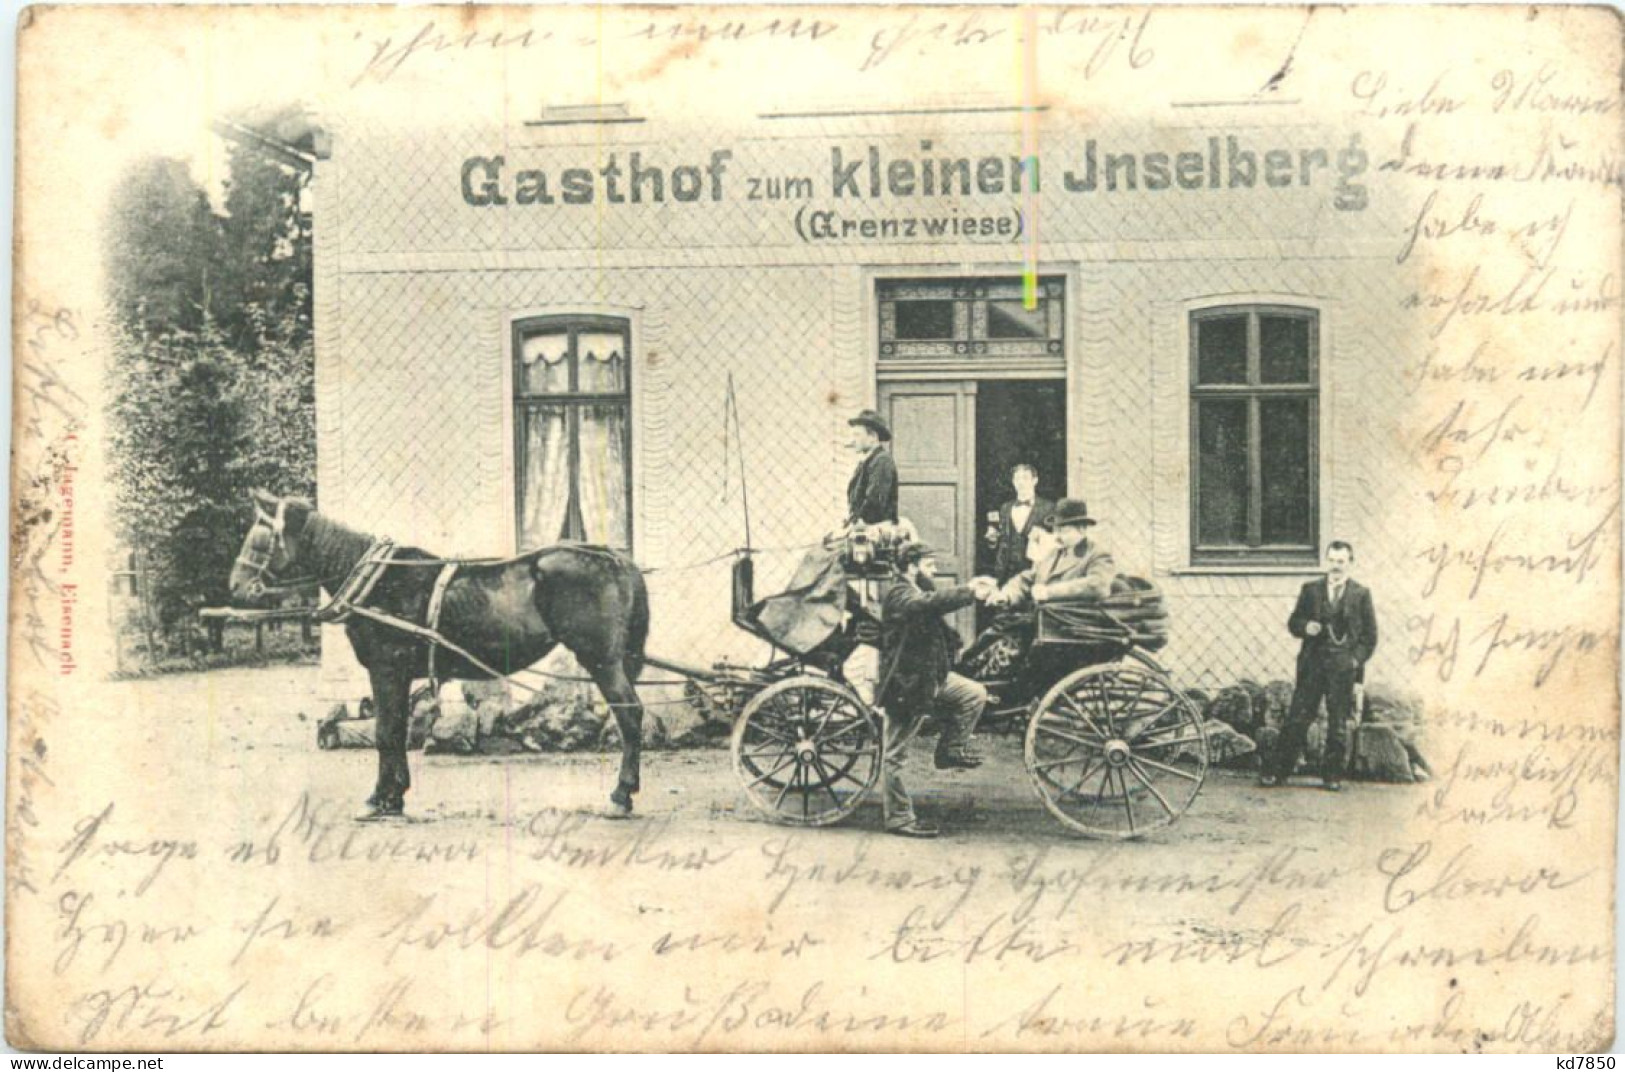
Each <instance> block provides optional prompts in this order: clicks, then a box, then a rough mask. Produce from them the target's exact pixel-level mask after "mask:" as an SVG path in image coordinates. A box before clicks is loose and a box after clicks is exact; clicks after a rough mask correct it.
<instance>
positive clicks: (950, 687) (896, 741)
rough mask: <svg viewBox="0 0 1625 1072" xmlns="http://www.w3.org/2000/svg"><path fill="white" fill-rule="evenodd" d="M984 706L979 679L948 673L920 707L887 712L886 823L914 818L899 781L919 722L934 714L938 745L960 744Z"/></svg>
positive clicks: (893, 824)
mask: <svg viewBox="0 0 1625 1072" xmlns="http://www.w3.org/2000/svg"><path fill="white" fill-rule="evenodd" d="M986 706H987V689H986V688H985V687H983V686H982V684H981V683H980V682H976V681H972V680H971V679H970V678H968V677H962V676H960V675H959V674H953V673H950V674H949V675H948V677H947V679H946V680H945V681H943V683H942V687H941V688H939V689H937V694H936V696H935V697H934V698H933V699H932V701H931V705H930V706H929V707H927V708H925V709H924V710H920V711H898V712H895V713H892V712H887V715H888V717H887V719H886V772H885V775H886V826H887V827H897V826H907V825H908V824H909V823H912V822H913V821H914V800H913V798H912V797H910V796H909V795H908V788H907V787H906V786H905V785H904V784H903V760H904V759H906V758H907V757H908V743H909V741H911V740H913V739H914V736H915V734H917V733H918V732H919V729H920V724H921V723H922V722H924V721H925V719H926V718H927V717H928V716H931V715H935V716H936V717H937V718H938V719H939V720H941V722H942V738H941V741H940V743H939V744H938V745H937V747H938V748H939V749H941V748H945V747H946V748H952V747H963V746H964V745H965V743H966V742H967V741H969V740H970V735H971V734H972V733H973V732H975V730H976V722H977V720H978V719H979V718H981V717H982V708H984V707H986Z"/></svg>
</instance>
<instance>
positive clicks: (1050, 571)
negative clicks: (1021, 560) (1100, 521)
mask: <svg viewBox="0 0 1625 1072" xmlns="http://www.w3.org/2000/svg"><path fill="white" fill-rule="evenodd" d="M1094 524H1095V519H1094V518H1092V517H1090V516H1089V507H1088V505H1087V504H1085V503H1084V501H1083V500H1082V499H1062V500H1061V501H1060V502H1058V503H1056V504H1055V512H1054V513H1053V514H1051V515H1050V518H1049V523H1048V525H1047V527H1048V528H1049V529H1050V530H1051V531H1053V532H1054V533H1055V547H1054V549H1053V550H1051V551H1050V552H1049V553H1048V554H1046V555H1043V556H1041V557H1040V558H1038V559H1037V560H1036V561H1035V562H1034V563H1033V565H1032V568H1031V569H1028V570H1025V571H1023V572H1021V573H1018V574H1016V575H1015V576H1014V577H1012V578H1010V580H1009V581H1008V582H1007V583H1006V584H1005V586H1004V587H1003V588H1002V589H1000V590H999V595H998V603H1001V604H1005V605H1010V606H1015V605H1020V604H1023V603H1027V602H1032V603H1046V602H1049V601H1051V600H1080V601H1091V600H1098V599H1104V598H1105V597H1106V596H1109V595H1111V594H1112V581H1114V580H1116V578H1117V563H1116V562H1114V561H1112V556H1111V555H1109V554H1107V553H1106V552H1105V551H1103V550H1101V549H1100V547H1099V546H1098V545H1097V544H1096V543H1095V542H1094V541H1093V540H1091V539H1090V538H1089V530H1090V528H1092V527H1093V526H1094Z"/></svg>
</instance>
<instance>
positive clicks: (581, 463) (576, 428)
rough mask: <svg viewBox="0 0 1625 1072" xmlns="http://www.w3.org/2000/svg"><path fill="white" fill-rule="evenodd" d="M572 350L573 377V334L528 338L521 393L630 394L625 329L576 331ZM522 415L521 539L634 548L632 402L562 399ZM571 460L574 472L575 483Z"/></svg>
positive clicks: (527, 544)
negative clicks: (629, 452) (629, 474)
mask: <svg viewBox="0 0 1625 1072" xmlns="http://www.w3.org/2000/svg"><path fill="white" fill-rule="evenodd" d="M574 350H575V354H574V362H573V365H574V369H573V376H572V361H571V346H570V334H569V332H567V331H555V332H539V333H536V334H533V335H530V336H528V337H526V338H525V340H524V342H523V344H522V349H521V353H520V358H521V365H522V368H523V384H522V386H521V390H522V391H523V393H525V394H527V395H532V396H534V395H559V396H565V397H568V396H569V395H571V394H577V395H580V394H592V395H603V394H622V393H624V392H625V391H626V367H627V359H626V337H625V336H624V335H623V334H621V333H619V332H591V331H581V332H578V333H577V334H576V338H575V348H574ZM572 379H573V380H574V382H573V383H572ZM523 413H524V420H525V421H526V427H525V432H524V434H525V465H524V470H525V471H524V474H523V479H524V481H525V487H524V493H523V495H522V496H521V502H522V507H521V509H522V513H523V516H522V517H521V519H520V539H521V543H522V544H523V545H524V546H525V547H537V546H542V545H544V544H549V543H554V542H556V541H558V540H559V539H563V538H572V537H576V538H581V539H585V540H587V541H589V542H592V543H604V544H610V545H612V546H618V547H629V546H630V545H631V524H630V520H631V519H630V516H629V512H628V505H629V504H628V494H627V492H628V488H627V479H626V468H627V456H626V439H627V407H626V404H625V403H593V402H586V401H583V402H580V403H575V404H563V399H562V398H561V400H560V404H542V405H532V406H530V407H528V408H526V409H525V410H524V411H523ZM572 439H573V440H574V441H573V442H572ZM572 457H573V458H574V459H575V467H574V468H575V475H576V480H575V486H574V487H573V488H572V486H571V479H570V478H571V469H572V466H571V459H572Z"/></svg>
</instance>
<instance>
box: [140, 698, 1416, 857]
mask: <svg viewBox="0 0 1625 1072" xmlns="http://www.w3.org/2000/svg"><path fill="white" fill-rule="evenodd" d="M316 684H317V671H316V668H314V667H271V668H266V669H238V670H225V671H214V672H212V673H207V674H193V675H170V676H166V677H163V678H155V679H152V680H148V681H142V682H134V683H132V684H131V686H130V687H131V688H134V689H137V690H141V691H143V692H145V693H148V694H150V697H151V699H150V700H149V701H148V702H149V703H151V704H155V705H162V706H165V707H168V708H169V709H170V710H171V711H172V712H173V716H172V717H170V718H166V719H165V720H164V721H162V722H161V723H157V724H154V725H153V726H152V727H151V733H150V736H149V740H150V741H151V744H152V745H153V746H154V747H155V748H157V749H159V750H160V751H162V752H163V753H165V754H167V755H170V756H172V757H174V761H175V762H176V763H177V764H179V765H180V769H178V770H177V773H178V774H180V773H183V772H184V764H185V757H188V756H192V757H200V753H199V752H198V750H197V743H198V742H199V741H200V740H204V739H205V738H207V739H209V740H213V741H217V742H219V743H220V744H223V745H224V746H225V747H224V748H223V749H222V751H223V752H224V755H222V756H220V757H218V759H219V762H220V763H221V764H222V765H223V768H224V769H226V770H231V769H236V768H238V767H239V766H240V765H245V764H246V765H250V766H251V767H252V768H253V769H254V770H255V771H256V772H257V773H256V776H257V777H262V778H269V779H270V780H272V781H274V782H276V783H278V784H288V785H290V786H292V785H303V786H305V787H307V788H308V789H309V791H310V793H311V795H312V796H314V797H323V798H329V797H330V798H334V799H336V800H341V801H354V802H355V804H356V805H357V807H358V810H359V805H360V803H361V801H362V800H363V799H364V798H365V797H366V795H367V794H368V793H369V792H370V791H371V789H372V784H373V777H374V774H375V771H376V763H377V760H376V757H375V754H374V753H373V752H371V751H367V750H354V749H347V750H339V751H332V752H322V751H318V750H317V748H316V721H317V719H318V718H319V717H320V716H321V715H322V714H323V713H324V712H325V708H326V705H324V704H322V703H321V702H320V701H319V700H318V698H317V696H316ZM189 697H190V698H192V702H188V701H187V698H189ZM209 697H215V698H223V699H224V702H223V703H219V701H218V700H216V701H215V703H216V704H218V706H214V705H211V702H210V700H209ZM205 723H207V726H206V725H205ZM217 747H218V745H217ZM982 750H983V751H984V752H986V753H987V756H988V760H989V761H988V763H987V764H986V765H985V766H983V767H982V768H981V769H979V770H976V771H956V772H952V773H948V772H940V771H936V770H934V769H933V768H932V766H931V761H930V746H929V742H927V743H924V744H916V746H915V752H914V754H913V755H912V756H911V758H910V761H909V766H908V769H907V774H908V776H909V777H908V781H909V785H910V788H911V790H912V791H913V792H914V794H915V797H916V803H917V805H918V808H919V810H920V812H921V814H922V815H925V816H928V817H935V818H936V819H937V820H938V822H939V825H941V826H943V827H944V829H945V833H946V835H947V836H949V837H951V838H952V839H953V840H954V843H955V844H956V845H963V846H964V847H965V848H966V849H967V850H968V851H970V852H972V853H975V852H976V851H977V847H978V846H979V845H983V846H986V847H988V848H991V849H993V850H996V851H998V852H1000V853H1002V852H1004V851H1006V850H1007V849H1008V847H1009V844H1010V839H1011V838H1012V837H1018V838H1031V839H1034V840H1035V841H1038V842H1043V843H1050V842H1056V843H1059V844H1062V845H1065V844H1069V843H1072V842H1076V841H1077V840H1078V839H1077V838H1076V837H1075V836H1073V835H1071V834H1069V833H1067V832H1066V831H1065V830H1064V829H1063V828H1062V827H1060V826H1059V824H1057V823H1056V822H1055V821H1054V820H1053V819H1052V818H1051V816H1050V815H1049V813H1048V812H1047V811H1045V810H1044V807H1043V805H1042V804H1041V803H1040V802H1039V800H1038V798H1037V796H1036V795H1035V794H1034V791H1033V790H1032V788H1031V786H1030V785H1029V784H1028V780H1027V777H1026V774H1025V772H1024V770H1023V769H1022V764H1021V742H1020V740H1019V738H1017V737H1014V736H1008V737H1006V736H1001V737H994V738H990V739H985V740H984V744H983V748H982ZM618 761H619V753H608V752H606V753H601V754H598V753H586V754H583V753H574V754H568V755H563V754H561V755H530V754H518V755H508V756H476V757H462V756H448V755H424V754H423V753H421V752H414V753H412V754H411V766H412V778H413V782H414V786H413V789H412V791H411V793H410V794H409V796H408V806H409V809H410V810H411V812H412V813H413V814H414V815H415V816H416V817H419V818H423V819H432V820H435V823H434V825H433V826H431V827H426V828H425V829H433V830H435V832H436V835H437V836H438V835H439V834H440V833H443V832H444V831H445V830H446V829H449V828H456V829H459V830H462V829H464V828H467V829H468V830H470V831H478V830H479V829H481V828H482V824H485V823H488V822H489V821H492V820H495V818H496V810H497V807H498V803H499V802H500V804H501V806H502V807H506V808H508V809H509V810H510V811H511V812H513V813H515V814H525V813H528V812H531V811H535V810H536V809H539V808H555V809H568V810H583V811H587V812H592V811H595V810H604V809H605V805H606V804H607V799H608V793H609V790H610V788H612V787H613V784H614V777H615V771H616V765H617V763H618ZM499 781H500V785H499V784H498V782H499ZM1407 789H1408V787H1395V786H1376V785H1368V784H1360V783H1352V782H1351V783H1345V787H1344V792H1343V793H1341V794H1332V793H1327V792H1324V791H1323V790H1321V789H1320V788H1319V785H1318V783H1317V782H1315V781H1314V780H1313V779H1299V780H1298V781H1297V782H1296V783H1295V787H1294V788H1291V789H1287V790H1274V791H1266V790H1263V789H1260V788H1258V787H1257V786H1256V784H1255V778H1254V777H1253V776H1252V775H1247V774H1242V773H1236V772H1229V771H1219V770H1213V769H1210V770H1209V773H1208V777H1207V782H1206V784H1205V785H1204V787H1203V789H1202V793H1201V795H1200V796H1199V797H1198V798H1197V801H1196V803H1195V804H1194V805H1193V806H1192V808H1191V809H1190V811H1188V812H1187V813H1186V814H1185V815H1184V816H1183V817H1182V818H1181V819H1180V821H1179V822H1178V823H1176V824H1175V825H1174V826H1173V827H1171V828H1168V829H1165V830H1164V831H1162V832H1160V833H1159V834H1158V835H1157V837H1156V838H1155V839H1154V843H1155V845H1157V846H1160V848H1161V850H1162V851H1166V852H1170V853H1174V854H1177V855H1178V856H1179V857H1180V858H1181V859H1182V860H1188V859H1189V858H1190V856H1191V855H1192V854H1193V853H1196V854H1203V853H1206V852H1210V851H1211V852H1213V853H1215V854H1224V853H1227V852H1231V851H1233V850H1234V849H1236V848H1237V847H1240V846H1245V845H1256V844H1258V843H1259V841H1261V840H1271V841H1274V840H1291V841H1297V840H1305V839H1306V840H1318V839H1320V838H1323V837H1335V836H1336V834H1335V828H1340V827H1344V826H1346V825H1347V824H1349V823H1351V822H1355V823H1359V824H1360V825H1365V824H1367V823H1369V822H1372V821H1378V820H1380V819H1381V818H1382V817H1383V816H1392V815H1399V814H1402V812H1403V810H1404V808H1405V800H1406V798H1407V797H1411V798H1414V795H1415V790H1410V791H1408V792H1407ZM872 795H876V796H878V794H872ZM637 808H638V811H639V812H640V813H642V814H643V815H644V816H646V817H669V818H671V819H673V820H676V821H677V822H678V823H680V824H681V826H682V827H683V828H685V829H686V828H690V827H692V829H693V830H694V831H695V833H696V834H700V835H702V836H703V837H705V838H706V839H707V840H720V841H723V842H726V841H728V840H729V839H730V838H731V837H734V836H736V835H738V836H743V837H746V838H750V839H756V838H758V837H759V836H760V832H761V827H762V825H763V824H764V819H763V818H762V817H761V816H759V815H757V814H756V813H755V812H754V810H753V809H752V807H751V805H750V803H749V801H748V800H746V798H745V796H744V794H743V793H741V792H740V791H739V788H738V782H737V780H736V776H735V774H734V771H733V767H732V765H731V762H730V758H729V755H728V753H727V752H726V751H723V750H721V749H718V750H702V751H681V752H646V753H644V759H643V792H642V793H641V794H640V795H639V796H638V798H637ZM879 825H880V810H879V805H878V803H877V802H872V803H870V804H867V805H865V806H864V807H862V808H860V809H859V811H858V812H857V813H856V814H855V815H854V816H852V817H851V818H849V819H848V820H847V821H846V823H845V824H843V826H844V827H845V828H849V829H847V830H844V831H843V830H840V829H837V830H825V831H820V833H821V834H823V835H826V836H830V837H832V838H839V837H842V836H847V835H849V834H850V833H853V832H856V831H859V830H875V829H878V827H879ZM1328 826H1330V827H1332V828H1334V829H1333V830H1328V829H1327V827H1328ZM1146 849H1147V851H1151V852H1155V851H1158V850H1157V849H1156V848H1153V847H1152V845H1151V844H1148V845H1147V846H1146Z"/></svg>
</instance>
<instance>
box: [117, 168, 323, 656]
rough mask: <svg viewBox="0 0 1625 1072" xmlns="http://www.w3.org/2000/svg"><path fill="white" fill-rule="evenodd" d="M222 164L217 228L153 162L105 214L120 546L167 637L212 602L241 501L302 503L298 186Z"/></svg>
mask: <svg viewBox="0 0 1625 1072" xmlns="http://www.w3.org/2000/svg"><path fill="white" fill-rule="evenodd" d="M228 162H229V165H230V173H229V177H228V180H227V182H226V196H225V199H224V208H225V210H226V214H224V215H216V214H215V212H214V211H213V210H212V209H211V208H210V205H209V201H208V198H207V196H206V195H205V193H204V191H203V189H202V188H201V187H200V186H199V185H198V184H197V183H196V182H195V181H194V180H193V179H192V178H191V175H190V174H189V173H188V170H187V168H186V166H185V164H184V163H182V162H180V161H176V160H170V159H164V158H151V159H147V160H143V161H140V162H138V163H137V164H135V165H134V166H132V167H131V168H130V170H129V171H128V172H127V173H126V174H125V175H124V176H123V177H122V179H121V181H120V182H119V183H118V185H117V188H116V189H115V192H114V195H113V198H112V201H111V204H110V206H109V219H108V223H109V226H108V228H107V232H108V235H109V238H108V243H107V248H106V264H107V274H108V279H109V305H110V313H111V320H112V322H113V360H112V362H111V363H110V366H109V370H108V387H109V396H110V416H111V422H110V423H111V431H110V437H109V451H110V456H111V460H112V463H113V464H112V467H111V468H112V471H113V474H114V488H115V497H116V500H117V506H118V510H117V516H118V517H119V519H120V524H121V526H122V527H121V531H120V537H121V539H122V540H123V541H124V542H125V543H126V544H127V545H128V546H129V547H130V548H131V549H133V550H136V551H138V552H140V553H142V555H143V556H144V558H145V560H146V562H147V564H148V578H149V582H150V585H149V588H150V589H151V592H150V596H151V598H152V599H153V600H154V602H155V603H156V609H157V611H158V616H159V618H160V620H161V622H162V624H163V626H164V629H165V632H166V634H168V635H171V636H173V635H174V633H175V632H176V631H177V627H182V626H185V625H187V624H188V623H190V622H191V621H192V620H193V613H194V612H195V610H196V608H198V607H199V606H206V605H215V604H219V603H222V602H224V601H225V599H226V597H227V592H226V581H227V576H228V574H229V572H230V567H231V563H232V560H233V559H234V558H235V556H236V553H237V548H238V546H239V545H240V543H241V541H242V537H243V531H244V527H245V523H246V516H245V510H246V505H247V498H248V491H249V489H250V488H253V487H255V486H264V487H269V488H274V489H277V490H278V491H282V492H284V493H288V494H303V495H306V496H314V493H315V475H316V474H315V469H316V451H315V441H316V436H315V431H316V430H315V405H314V396H315V384H314V379H315V359H314V348H313V345H312V339H311V301H310V293H311V251H310V247H311V234H310V221H309V218H308V217H307V216H305V215H304V213H303V212H302V206H301V203H300V200H301V190H302V187H303V184H304V181H305V175H304V173H303V172H301V171H300V170H299V169H298V168H295V167H290V166H288V165H287V163H286V162H285V161H279V160H277V159H274V158H272V157H267V156H264V155H261V154H259V153H257V152H255V151H253V150H251V149H248V148H244V147H241V146H235V145H234V146H233V147H232V148H231V150H229V152H228ZM179 631H181V632H183V633H184V631H185V630H184V629H181V630H179Z"/></svg>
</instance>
